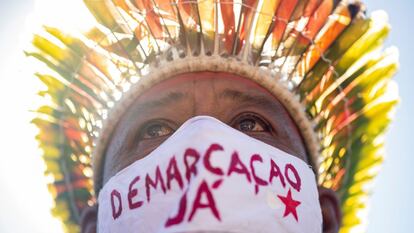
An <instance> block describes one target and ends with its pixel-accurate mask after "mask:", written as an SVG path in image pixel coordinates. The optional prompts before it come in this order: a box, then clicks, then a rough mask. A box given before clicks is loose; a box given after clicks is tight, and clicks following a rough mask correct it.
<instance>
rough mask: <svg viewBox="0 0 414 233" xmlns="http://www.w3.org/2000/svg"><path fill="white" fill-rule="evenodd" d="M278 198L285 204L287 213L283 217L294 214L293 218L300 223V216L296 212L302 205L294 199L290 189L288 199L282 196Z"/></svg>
mask: <svg viewBox="0 0 414 233" xmlns="http://www.w3.org/2000/svg"><path fill="white" fill-rule="evenodd" d="M277 197H278V198H279V199H280V200H281V201H282V202H283V204H285V213H284V214H283V217H286V216H288V215H289V214H292V215H293V217H294V218H295V219H296V221H297V222H298V214H297V212H296V207H298V206H299V205H300V201H297V200H293V199H292V193H291V192H290V189H289V191H288V193H287V196H286V197H284V196H280V195H277Z"/></svg>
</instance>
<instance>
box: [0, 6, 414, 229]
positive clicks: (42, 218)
mask: <svg viewBox="0 0 414 233" xmlns="http://www.w3.org/2000/svg"><path fill="white" fill-rule="evenodd" d="M364 2H365V3H366V5H367V6H368V11H369V12H372V11H373V10H377V9H384V10H386V11H387V12H388V14H389V21H390V23H391V25H392V32H391V35H390V37H389V38H388V40H387V42H386V45H387V46H391V45H396V46H397V47H398V48H399V50H400V64H401V67H400V71H399V73H398V74H397V75H396V77H395V80H396V81H397V83H398V85H399V90H400V96H401V99H402V101H401V103H400V104H399V106H398V109H397V113H396V119H395V121H394V123H393V124H392V125H391V127H390V130H389V132H388V134H387V144H386V150H387V157H386V160H385V163H384V166H383V169H382V172H381V173H380V175H379V176H378V178H377V179H376V185H375V188H374V192H373V195H372V198H371V203H370V208H371V209H370V212H369V225H368V233H386V232H387V233H388V232H396V233H398V232H412V231H411V230H409V229H414V221H413V219H414V214H413V213H412V211H413V210H414V202H413V201H412V197H414V185H413V184H414V183H413V182H412V180H411V179H412V178H414V169H412V166H413V164H414V155H412V153H411V149H410V148H409V147H410V146H411V145H413V143H414V140H413V138H414V135H411V134H410V133H412V132H414V124H413V122H412V120H411V119H412V118H413V116H414V91H412V90H411V88H413V86H412V85H413V84H414V82H413V77H410V73H411V68H414V67H413V66H414V62H412V61H413V60H414V59H413V58H412V57H411V56H413V54H414V42H413V39H412V36H414V29H413V28H414V27H413V26H412V22H413V20H412V17H413V14H414V12H413V10H414V2H413V1H412V0H411V1H410V0H399V1H389V0H365V1H364ZM34 7H35V4H34V0H13V1H12V0H0V16H1V18H0V35H1V36H0V102H1V104H0V106H2V108H3V109H7V110H8V112H6V111H4V110H2V111H0V112H1V114H0V129H2V133H1V134H0V146H1V147H0V148H8V149H3V150H2V151H3V152H0V160H1V163H0V191H1V194H0V206H1V208H0V232H4V233H11V232H39V233H40V232H51V231H52V232H55V231H58V230H59V225H58V223H57V222H56V221H55V220H53V219H52V217H50V215H49V212H48V209H49V208H50V205H51V200H50V198H48V196H47V190H46V187H44V185H42V183H43V182H44V179H43V178H42V169H43V168H42V164H41V162H40V159H39V158H38V157H36V156H33V155H32V154H30V153H29V154H28V153H26V151H30V150H36V144H35V143H31V144H30V143H28V144H27V146H25V147H21V146H20V145H21V142H22V141H25V140H26V141H30V140H31V137H32V136H33V135H34V132H35V129H31V128H29V129H28V128H27V127H26V126H24V125H23V123H22V122H24V121H26V120H28V119H30V117H31V115H30V113H27V108H26V106H30V104H31V100H30V99H27V98H24V95H23V97H22V95H19V97H17V96H14V93H16V92H14V91H13V89H11V88H10V87H11V86H13V85H16V84H25V85H20V86H19V88H18V89H17V88H16V87H14V88H16V91H17V92H24V93H26V92H27V93H30V92H33V91H34V90H33V88H32V85H31V81H30V80H28V79H26V78H31V77H32V76H30V75H27V74H26V73H25V72H26V71H25V70H21V69H19V64H18V62H19V61H21V58H22V53H21V50H22V47H23V45H24V43H25V42H27V37H25V36H24V35H22V31H24V29H25V28H27V22H28V21H30V18H28V17H30V13H31V12H32V11H33V8H34ZM11 126H13V127H11ZM21 130H29V133H27V134H19V132H21ZM25 145H26V144H25ZM17 165H18V166H17ZM19 174H20V175H19ZM22 174H23V175H22ZM27 190H30V191H29V192H27ZM27 194H29V195H27ZM31 196H39V198H36V199H34V200H33V199H31V198H30V197H31ZM40 197H41V198H40Z"/></svg>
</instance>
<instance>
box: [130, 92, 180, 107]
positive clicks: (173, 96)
mask: <svg viewBox="0 0 414 233" xmlns="http://www.w3.org/2000/svg"><path fill="white" fill-rule="evenodd" d="M187 95H188V94H187V93H182V92H168V93H166V94H161V95H160V96H161V97H159V98H158V99H155V100H151V101H147V102H145V103H142V104H141V105H140V106H139V107H138V108H137V111H136V112H141V111H145V110H148V109H151V108H155V107H157V108H163V107H166V106H168V105H170V104H171V103H173V102H177V101H182V100H183V99H185V98H186V97H187Z"/></svg>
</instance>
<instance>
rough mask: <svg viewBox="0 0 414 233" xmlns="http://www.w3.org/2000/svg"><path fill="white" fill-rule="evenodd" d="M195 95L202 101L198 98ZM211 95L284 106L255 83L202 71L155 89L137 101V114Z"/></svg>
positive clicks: (197, 100) (234, 76)
mask: <svg viewBox="0 0 414 233" xmlns="http://www.w3.org/2000/svg"><path fill="white" fill-rule="evenodd" d="M195 95H201V96H202V98H195ZM208 95H213V98H215V99H216V100H220V102H226V101H227V102H232V103H235V104H240V105H242V104H253V105H257V106H262V107H264V108H270V107H273V108H275V107H277V108H280V107H282V106H281V104H280V102H279V101H278V100H277V98H276V97H274V96H273V95H272V94H270V93H269V92H268V91H267V90H266V89H264V88H262V87H261V86H259V85H258V84H257V83H255V82H252V81H251V80H248V79H246V78H243V77H240V76H236V75H233V74H228V73H218V72H198V73H193V74H182V75H179V76H176V77H173V78H170V79H168V80H166V81H164V82H161V83H159V84H157V85H155V86H153V87H152V88H150V89H149V90H148V91H147V92H145V93H143V94H142V96H141V97H139V98H138V99H137V101H136V102H135V104H134V108H135V111H134V112H135V113H142V112H144V111H149V110H154V109H163V108H166V107H168V106H170V105H171V104H179V103H180V102H186V101H187V102H194V101H196V102H199V103H196V104H203V100H205V98H207V97H208ZM204 97H205V98H204ZM282 108H283V107H282Z"/></svg>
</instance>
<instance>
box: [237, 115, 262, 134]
mask: <svg viewBox="0 0 414 233" xmlns="http://www.w3.org/2000/svg"><path fill="white" fill-rule="evenodd" d="M234 127H235V128H236V129H237V130H240V131H241V132H265V131H268V130H269V127H268V126H267V125H266V124H265V123H264V121H263V120H261V119H259V118H258V117H255V116H243V117H241V118H240V120H238V121H237V122H236V124H235V126H234Z"/></svg>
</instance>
